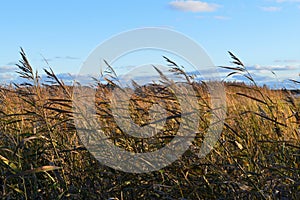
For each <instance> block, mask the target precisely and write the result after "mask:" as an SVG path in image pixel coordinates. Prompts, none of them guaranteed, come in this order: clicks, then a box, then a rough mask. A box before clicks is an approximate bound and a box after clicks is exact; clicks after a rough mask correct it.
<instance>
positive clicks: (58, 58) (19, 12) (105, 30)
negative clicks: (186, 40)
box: [0, 0, 300, 84]
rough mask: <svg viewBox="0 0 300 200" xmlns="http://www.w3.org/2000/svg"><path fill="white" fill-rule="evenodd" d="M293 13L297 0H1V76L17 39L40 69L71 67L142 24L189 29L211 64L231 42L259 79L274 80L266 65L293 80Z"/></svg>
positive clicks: (6, 73) (5, 78)
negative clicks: (111, 38) (94, 50)
mask: <svg viewBox="0 0 300 200" xmlns="http://www.w3.org/2000/svg"><path fill="white" fill-rule="evenodd" d="M299 21H300V0H251V1H237V0H231V1H226V0H203V1H191V0H189V1H179V0H178V1H176V0H175V1H172V0H159V1H158V0H152V1H149V0H148V1H146V0H123V1H121V0H120V1H99V0H98V1H91V0H87V1H57V0H52V1H31V0H28V1H15V0H11V1H3V2H1V7H0V25H1V30H0V82H2V83H7V82H9V81H12V80H14V79H15V73H13V72H14V71H15V67H14V64H15V63H17V62H18V59H19V58H20V56H19V54H18V52H19V47H23V48H24V50H25V52H26V53H27V55H28V57H29V59H30V61H31V63H32V65H33V66H34V67H35V68H36V69H37V70H39V71H42V69H43V68H47V67H48V64H49V65H50V66H51V67H52V69H53V70H54V71H55V72H56V73H58V74H62V75H65V74H66V73H71V74H75V73H77V72H78V70H79V69H80V66H81V64H82V63H83V62H84V60H85V59H86V58H87V56H88V55H89V53H90V52H91V51H92V50H93V49H94V48H96V47H97V45H99V44H100V43H101V42H103V41H104V40H106V39H108V38H110V37H111V36H113V35H116V34H118V33H120V32H123V31H127V30H131V29H135V28H142V27H166V28H169V29H172V30H175V31H179V32H181V33H183V34H185V35H187V36H188V37H190V38H192V39H194V40H195V41H196V42H197V43H199V44H200V45H201V46H202V47H203V48H204V49H205V50H206V52H207V53H208V55H209V56H210V57H211V59H212V60H213V62H214V64H215V65H229V64H230V63H229V62H230V57H229V56H228V54H227V51H228V50H230V51H232V52H233V53H235V54H236V55H237V56H238V57H239V58H240V59H241V60H242V61H244V63H245V64H246V65H247V66H249V69H250V70H251V72H253V73H255V74H256V75H257V77H258V79H259V80H260V81H262V82H263V81H264V80H265V81H266V82H270V84H273V82H274V81H276V80H275V78H274V75H273V74H272V73H271V72H270V70H273V71H274V72H275V73H276V74H277V77H278V79H279V81H282V80H284V79H288V78H294V79H297V80H299V76H298V75H299V73H300V26H299ZM44 59H46V60H47V61H48V64H47V63H46V62H45V60H44Z"/></svg>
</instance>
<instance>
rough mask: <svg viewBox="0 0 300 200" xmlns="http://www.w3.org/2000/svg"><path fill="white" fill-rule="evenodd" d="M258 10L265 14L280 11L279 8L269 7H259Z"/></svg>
mask: <svg viewBox="0 0 300 200" xmlns="http://www.w3.org/2000/svg"><path fill="white" fill-rule="evenodd" d="M260 9H261V10H263V11H266V12H277V11H280V10H281V7H276V6H269V7H260Z"/></svg>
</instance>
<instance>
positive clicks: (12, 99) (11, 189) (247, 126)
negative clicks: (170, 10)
mask: <svg viewBox="0 0 300 200" xmlns="http://www.w3.org/2000/svg"><path fill="white" fill-rule="evenodd" d="M21 55H22V60H21V63H20V65H19V70H20V71H19V72H20V76H22V77H23V78H24V80H26V81H27V84H24V85H11V86H5V87H4V86H3V87H0V183H1V184H0V185H1V186H2V187H1V188H0V196H1V197H2V198H3V199H108V198H111V197H115V198H118V199H120V200H121V199H240V198H246V199H297V197H298V198H299V196H300V99H299V97H296V96H295V95H294V94H292V93H290V92H289V91H287V90H277V91H274V90H270V89H268V88H266V87H265V88H261V87H259V86H257V85H256V84H255V80H251V79H252V77H251V74H249V73H248V72H247V70H246V69H245V68H244V66H243V64H242V63H241V62H240V61H239V60H237V58H235V57H234V56H232V57H233V60H234V61H235V64H236V65H237V67H236V68H231V70H232V71H233V72H236V73H243V74H244V75H246V76H247V77H248V78H249V79H250V81H251V83H252V84H251V85H245V84H241V83H224V85H225V88H226V95H227V97H226V102H227V117H226V122H225V124H224V129H223V132H222V134H221V137H220V139H219V142H218V143H217V145H216V146H215V148H214V149H213V150H212V151H211V152H210V153H209V154H208V155H207V156H206V157H205V158H202V159H199V158H198V156H197V153H196V148H193V147H196V146H200V145H201V142H202V140H203V133H204V132H205V130H207V126H208V121H209V117H210V103H209V102H210V97H209V95H208V94H207V88H206V86H205V84H199V83H198V84H196V83H191V85H192V86H193V88H194V89H195V91H197V94H198V95H199V99H198V100H199V101H198V102H197V103H198V104H199V105H200V108H201V110H200V113H201V114H200V116H201V121H200V123H199V133H197V137H196V139H195V141H194V143H193V147H191V148H190V149H189V150H188V151H186V152H185V153H184V155H183V156H182V157H181V158H180V159H179V160H177V161H175V162H174V163H173V164H171V165H170V166H168V167H165V168H163V169H161V170H159V171H155V172H151V173H146V174H132V173H124V172H121V171H117V170H114V169H112V168H109V167H106V166H104V165H101V164H100V163H99V162H98V161H97V160H96V159H95V158H94V157H93V156H92V155H91V154H90V153H89V152H88V151H87V150H86V148H85V147H84V145H83V144H82V143H81V141H80V139H79V137H78V135H77V134H76V128H75V126H74V121H73V115H74V113H73V111H72V100H73V91H72V88H73V87H71V86H66V85H65V84H64V83H63V82H62V81H60V80H59V79H58V78H57V77H56V76H55V74H54V73H53V72H52V71H51V70H48V71H47V74H48V76H49V80H51V81H52V82H51V83H50V82H49V83H48V85H44V84H42V83H41V80H40V79H39V76H38V74H36V73H35V72H34V71H32V68H31V66H30V64H29V63H28V61H27V59H26V56H25V54H24V52H21ZM174 69H176V66H175V68H174ZM182 75H184V74H182ZM112 84H113V83H112ZM295 84H297V82H295ZM139 89H140V90H141V93H143V94H145V95H146V98H143V99H142V98H141V97H139V96H134V97H132V101H131V104H130V106H129V107H130V108H129V109H130V110H131V116H130V117H131V118H132V119H133V120H134V121H135V122H136V123H137V124H139V125H143V124H147V123H149V119H148V118H147V116H148V114H149V113H148V109H149V107H150V106H151V105H152V104H153V102H155V101H156V100H157V99H158V98H165V99H166V100H165V105H164V106H165V108H167V110H168V112H167V115H168V117H169V118H168V119H169V120H168V121H167V123H166V125H165V126H164V127H163V129H162V131H161V132H160V133H159V134H158V135H157V136H156V137H153V138H150V139H136V138H133V137H127V136H126V134H124V133H123V132H122V130H120V129H119V128H118V126H117V125H116V124H115V122H114V120H113V119H112V114H111V110H110V109H109V105H108V102H109V96H110V95H111V92H112V87H108V86H107V85H101V84H99V85H98V86H97V95H96V96H97V98H96V103H97V104H96V105H97V111H98V112H97V117H98V119H99V123H100V124H101V127H103V131H105V132H106V133H107V134H108V135H109V136H110V140H111V141H113V142H114V144H115V145H117V146H119V147H122V148H124V149H126V150H127V151H132V152H146V151H153V150H156V149H159V148H161V147H162V146H164V145H165V144H166V143H168V142H169V141H170V140H171V139H172V138H173V136H174V135H175V134H176V130H177V129H178V124H180V115H181V114H182V113H180V109H179V108H178V104H177V103H176V101H175V99H174V98H173V97H172V95H169V97H165V96H168V94H171V93H170V91H164V88H162V87H161V86H159V85H152V86H149V87H144V88H143V87H141V88H139ZM155 90H161V91H164V92H165V93H160V94H161V95H165V96H159V95H158V96H157V95H156V92H155ZM172 116H175V117H172Z"/></svg>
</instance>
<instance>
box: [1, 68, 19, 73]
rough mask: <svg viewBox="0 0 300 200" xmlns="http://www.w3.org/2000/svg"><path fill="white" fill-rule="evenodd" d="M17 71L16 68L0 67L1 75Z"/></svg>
mask: <svg viewBox="0 0 300 200" xmlns="http://www.w3.org/2000/svg"><path fill="white" fill-rule="evenodd" d="M15 70H17V67H15V66H0V73H11V72H14V71H15Z"/></svg>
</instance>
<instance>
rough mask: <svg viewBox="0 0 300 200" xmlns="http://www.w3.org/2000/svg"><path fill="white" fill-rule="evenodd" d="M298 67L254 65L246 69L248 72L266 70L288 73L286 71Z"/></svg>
mask: <svg viewBox="0 0 300 200" xmlns="http://www.w3.org/2000/svg"><path fill="white" fill-rule="evenodd" d="M299 67H300V66H293V65H269V66H262V65H254V66H250V67H248V69H249V70H268V71H288V70H295V69H297V68H299Z"/></svg>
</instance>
